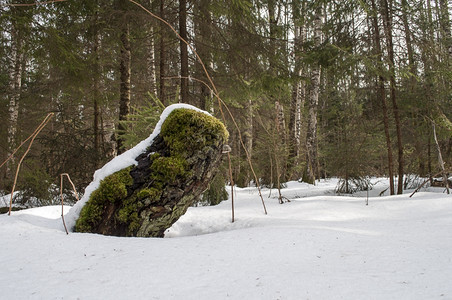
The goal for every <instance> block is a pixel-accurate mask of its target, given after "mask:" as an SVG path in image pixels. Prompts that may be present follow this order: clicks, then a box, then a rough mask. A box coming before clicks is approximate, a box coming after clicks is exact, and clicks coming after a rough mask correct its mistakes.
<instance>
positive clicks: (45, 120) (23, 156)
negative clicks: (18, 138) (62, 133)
mask: <svg viewBox="0 0 452 300" xmlns="http://www.w3.org/2000/svg"><path fill="white" fill-rule="evenodd" d="M53 115H54V113H49V114H48V115H47V116H46V117H45V119H44V121H42V122H41V124H39V126H38V128H37V129H36V130H35V131H34V133H33V135H32V138H31V141H30V144H29V145H28V148H27V150H26V151H25V153H24V155H22V158H21V159H20V161H19V164H18V165H17V170H16V175H15V177H14V184H13V188H12V190H11V198H10V200H9V211H8V216H10V215H11V208H12V206H13V196H14V189H15V188H16V183H17V177H18V176H19V170H20V166H21V164H22V161H23V160H24V158H25V156H27V154H28V152H29V151H30V148H31V145H32V144H33V142H34V140H35V138H36V136H37V135H38V134H39V133H40V132H41V130H42V129H43V128H44V127H45V126H46V125H47V123H49V121H50V119H51V117H52V116H53Z"/></svg>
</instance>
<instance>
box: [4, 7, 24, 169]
mask: <svg viewBox="0 0 452 300" xmlns="http://www.w3.org/2000/svg"><path fill="white" fill-rule="evenodd" d="M13 10H16V9H15V8H14V9H13ZM23 64H24V51H23V39H22V37H21V32H20V26H19V25H18V22H17V20H12V22H11V60H10V67H9V92H8V98H9V104H8V114H9V118H8V121H9V123H8V139H7V140H8V154H7V157H9V156H10V155H11V153H13V151H14V150H15V148H16V146H17V145H16V144H17V141H16V140H17V120H18V118H19V101H20V96H21V92H22V71H23V70H22V69H23ZM14 164H15V159H14V157H12V158H11V160H10V161H9V162H8V163H7V164H6V176H7V177H10V176H11V175H12V174H11V170H12V167H13V165H14Z"/></svg>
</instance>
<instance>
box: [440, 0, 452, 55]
mask: <svg viewBox="0 0 452 300" xmlns="http://www.w3.org/2000/svg"><path fill="white" fill-rule="evenodd" d="M439 4H440V9H441V16H440V26H441V31H442V35H443V40H444V42H443V43H444V46H445V47H446V50H447V53H448V55H449V59H451V58H452V34H451V29H450V16H449V5H448V1H447V0H439Z"/></svg>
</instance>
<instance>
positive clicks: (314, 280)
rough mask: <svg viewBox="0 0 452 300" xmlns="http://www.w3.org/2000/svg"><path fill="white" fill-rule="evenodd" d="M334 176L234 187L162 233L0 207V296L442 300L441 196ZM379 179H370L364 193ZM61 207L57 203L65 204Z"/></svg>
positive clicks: (444, 200)
mask: <svg viewBox="0 0 452 300" xmlns="http://www.w3.org/2000/svg"><path fill="white" fill-rule="evenodd" d="M335 184H336V181H334V180H330V181H322V182H320V183H319V184H318V185H317V186H315V187H314V186H310V185H307V184H303V183H296V182H291V183H289V184H288V187H287V188H286V189H284V190H282V192H283V195H284V196H285V197H287V198H289V199H290V200H291V202H287V203H285V204H282V205H281V204H278V203H277V202H278V201H277V199H276V198H274V197H276V196H277V191H275V190H273V191H272V193H271V197H270V198H269V197H268V196H269V190H265V189H264V190H263V196H264V200H265V204H266V206H267V210H268V215H265V214H264V213H263V208H262V203H261V199H260V198H259V196H258V193H257V191H256V189H254V188H246V189H236V193H235V197H234V198H235V208H236V209H235V217H236V219H235V222H234V223H231V201H230V200H228V201H225V202H223V203H221V204H220V205H218V206H215V207H196V208H190V209H189V211H188V212H187V214H185V215H184V216H183V217H182V218H181V219H180V220H179V221H178V222H177V223H176V224H174V226H173V227H172V228H170V229H169V230H168V232H167V234H166V237H167V238H164V239H156V238H148V239H146V238H118V237H107V236H101V235H95V234H80V233H70V234H69V235H66V233H65V232H64V230H63V226H62V222H61V217H60V214H61V207H57V206H53V207H43V208H35V209H28V210H24V211H20V212H13V214H12V216H7V215H1V216H0V240H1V247H0V299H209V300H210V299H397V300H399V299H452V195H446V194H444V193H442V191H443V190H442V189H440V188H437V189H431V188H430V189H427V190H425V189H424V190H423V191H421V192H419V193H417V194H415V195H414V196H413V197H412V198H409V197H408V194H406V195H400V196H384V197H371V198H369V205H368V206H366V205H365V202H366V193H364V194H361V195H360V196H362V197H359V196H354V197H348V196H347V197H346V196H336V195H334V194H333V192H332V191H333V190H334V187H335ZM384 188H385V184H384V183H383V182H381V183H380V184H378V185H376V186H375V189H374V190H373V191H372V192H371V193H370V194H371V195H370V196H373V195H375V194H377V195H378V193H379V192H380V191H381V190H383V189H384ZM68 209H69V207H65V212H67V211H68Z"/></svg>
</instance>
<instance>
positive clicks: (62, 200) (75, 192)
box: [60, 173, 79, 234]
mask: <svg viewBox="0 0 452 300" xmlns="http://www.w3.org/2000/svg"><path fill="white" fill-rule="evenodd" d="M64 176H66V177H67V179H68V180H69V182H70V183H71V185H72V189H73V191H74V195H75V198H76V199H77V202H78V200H79V199H78V193H77V190H76V189H75V185H74V183H73V182H72V180H71V177H70V176H69V174H68V173H62V174H60V197H61V219H62V220H63V226H64V230H66V234H69V232H68V230H67V227H66V222H65V221H64V212H63V209H64V197H63V177H64Z"/></svg>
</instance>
